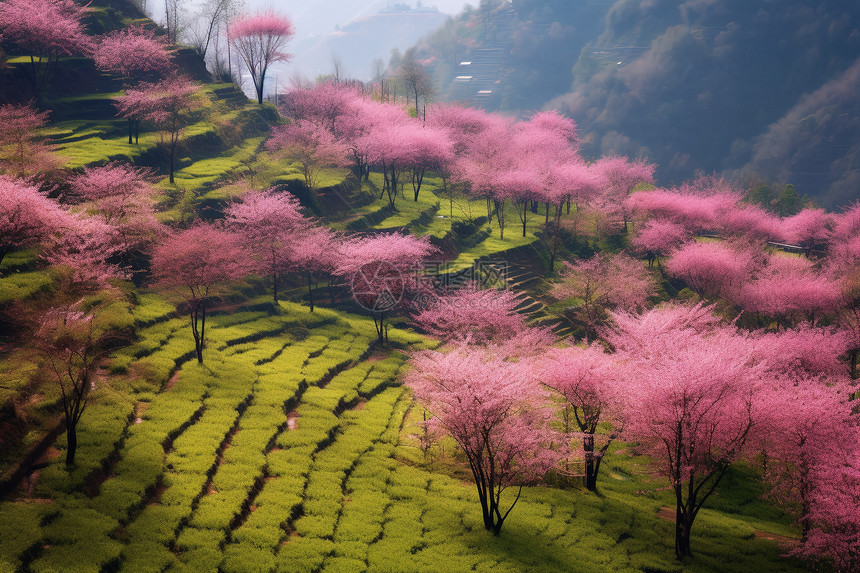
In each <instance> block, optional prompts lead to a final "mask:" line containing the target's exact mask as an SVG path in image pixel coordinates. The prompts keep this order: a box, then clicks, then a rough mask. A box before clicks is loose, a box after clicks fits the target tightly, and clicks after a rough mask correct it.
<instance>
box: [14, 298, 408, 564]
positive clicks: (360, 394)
mask: <svg viewBox="0 0 860 573" xmlns="http://www.w3.org/2000/svg"><path fill="white" fill-rule="evenodd" d="M141 310H142V312H141V315H142V316H144V315H145V314H146V312H150V314H152V313H153V309H152V308H149V309H147V305H142V308H141ZM282 310H283V312H282V314H280V315H276V316H272V315H270V314H269V313H268V312H265V311H245V312H237V313H234V314H232V315H230V316H213V317H212V318H211V327H210V331H209V332H210V337H209V338H210V341H209V346H208V348H207V351H206V352H207V356H206V361H205V363H204V364H203V365H199V364H198V363H197V362H196V360H189V358H191V355H190V354H189V352H188V348H189V345H190V340H189V338H188V332H187V324H186V322H185V320H183V319H180V318H174V319H168V318H167V317H166V316H161V317H158V316H156V317H152V316H149V317H146V316H144V318H146V319H148V320H150V321H152V322H154V323H153V324H152V325H151V326H148V327H145V328H143V329H142V330H141V334H142V336H141V341H140V342H139V343H138V344H136V345H133V346H131V347H129V348H127V349H124V350H122V351H120V353H119V354H117V355H116V356H114V359H113V362H112V370H113V371H114V372H115V373H120V372H124V371H129V372H134V373H135V374H139V373H141V372H145V373H146V374H147V378H148V379H150V380H157V381H159V383H158V384H153V385H146V384H144V383H140V382H138V384H139V385H140V387H139V388H138V391H137V392H132V393H129V394H128V395H130V396H132V397H133V399H134V401H133V402H132V401H131V400H130V399H128V398H127V399H125V400H123V399H122V398H121V393H120V392H116V393H115V394H116V396H115V397H114V396H113V393H111V392H109V391H108V390H109V389H107V388H103V389H100V392H99V400H98V402H97V403H93V404H92V405H91V406H90V411H89V412H88V416H87V417H85V418H84V422H82V424H83V425H82V427H81V438H82V440H81V442H80V446H79V447H80V450H81V456H80V463H79V464H78V468H77V469H76V471H75V472H73V473H72V474H68V473H66V472H65V471H64V470H63V469H61V468H59V467H57V464H52V465H50V466H48V467H47V468H46V469H45V470H44V471H42V472H41V475H40V476H36V477H34V479H37V481H36V483H35V484H34V485H33V486H32V488H31V489H32V491H31V495H29V496H27V497H24V498H22V499H21V500H20V501H16V502H10V503H6V504H3V506H0V515H2V516H3V518H4V519H3V525H2V526H0V528H2V529H3V530H4V531H3V534H4V540H8V541H9V543H7V542H6V541H4V544H3V550H2V557H0V563H2V568H3V569H4V570H5V569H11V570H15V569H19V568H21V569H24V570H30V571H57V570H75V571H100V570H102V569H103V568H104V567H106V566H107V567H110V568H118V569H119V570H127V571H162V570H165V569H166V568H168V567H173V568H174V569H175V570H183V569H186V570H189V571H205V570H217V569H218V568H219V567H221V566H222V564H223V567H225V568H226V569H228V570H249V569H247V567H248V566H249V563H251V562H254V563H256V562H259V560H260V559H261V558H267V559H268V560H269V561H272V560H273V559H274V557H275V556H276V555H277V553H278V551H277V550H278V549H279V548H280V547H281V546H282V544H283V543H284V541H286V540H287V539H288V538H289V535H290V533H291V531H296V530H302V529H307V528H309V527H310V524H311V523H312V522H313V520H314V516H315V515H316V516H321V515H322V514H323V513H326V514H328V510H329V509H330V508H329V507H328V506H326V507H325V508H323V507H320V506H319V502H322V501H325V500H324V499H323V497H322V493H321V492H322V490H323V489H326V488H327V487H328V484H329V483H330V482H331V483H334V486H335V490H336V491H337V493H338V494H339V495H340V494H341V493H342V489H343V488H342V485H343V483H344V482H345V480H346V479H347V475H348V473H349V472H350V471H351V468H352V467H353V466H354V465H355V464H356V463H357V461H358V458H359V457H360V456H361V455H362V454H363V453H364V452H365V451H366V450H368V449H369V448H370V447H371V445H372V444H373V443H374V441H376V440H378V439H380V435H381V434H382V433H383V432H384V431H385V430H386V429H387V428H388V427H389V425H390V423H391V418H392V415H393V413H394V411H395V405H396V404H397V403H398V400H399V399H400V397H401V394H402V392H403V390H402V389H401V388H400V387H399V386H398V385H397V383H396V375H397V372H398V370H399V368H400V366H401V365H402V362H403V358H402V355H400V354H399V353H391V352H386V353H377V354H375V355H374V356H373V359H372V360H365V358H367V357H368V356H369V354H370V352H371V350H372V345H371V341H372V340H373V339H374V338H375V333H374V332H373V326H372V324H367V323H366V321H364V320H360V319H356V320H355V321H352V322H350V321H348V320H344V319H343V318H340V317H338V315H335V314H334V313H329V312H326V311H325V310H321V311H318V312H317V313H315V314H313V315H310V314H309V313H308V312H307V309H305V308H302V307H299V306H297V305H288V304H285V305H283V307H282ZM311 332H312V334H311ZM260 333H263V334H262V335H261V334H260ZM396 336H397V335H395V337H396ZM250 339H253V340H250ZM400 342H401V344H408V343H416V342H419V339H418V337H415V336H410V335H406V334H404V335H402V337H401V338H400ZM389 354H390V356H389ZM115 378H122V377H121V376H116V377H115ZM111 398H115V399H113V400H112V399H111ZM401 413H402V412H401ZM396 426H397V428H399V420H398V421H397V423H396ZM395 438H396V429H395ZM58 447H60V448H62V447H63V444H62V443H60V444H58ZM332 480H334V481H332ZM81 486H83V487H81ZM81 491H83V492H85V493H75V492H81ZM315 504H316V505H315ZM324 510H325V511H324ZM300 515H302V517H299V516H300ZM336 515H337V512H335V516H336ZM293 521H295V529H291V528H292V527H293ZM329 536H330V533H329ZM249 556H251V558H252V560H253V561H249ZM231 564H237V565H235V566H234V565H231ZM243 567H244V568H245V569H243ZM250 570H261V569H259V568H257V567H252V569H250Z"/></svg>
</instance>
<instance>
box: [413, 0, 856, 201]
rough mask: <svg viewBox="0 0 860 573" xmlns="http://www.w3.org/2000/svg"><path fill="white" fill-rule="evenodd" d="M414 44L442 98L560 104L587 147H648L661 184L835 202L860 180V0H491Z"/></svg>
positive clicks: (598, 150) (626, 150) (851, 194)
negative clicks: (736, 181) (739, 188)
mask: <svg viewBox="0 0 860 573" xmlns="http://www.w3.org/2000/svg"><path fill="white" fill-rule="evenodd" d="M415 52H416V59H418V60H425V61H430V62H432V64H431V65H432V71H433V74H434V77H435V79H436V81H437V85H438V87H439V89H440V95H439V97H440V98H442V99H471V100H472V101H474V102H476V103H480V104H482V105H485V106H487V107H490V108H494V109H502V110H506V111H510V112H515V113H527V112H529V111H533V110H537V109H543V108H553V109H558V110H561V111H563V112H564V113H566V114H569V115H570V116H571V117H573V118H574V119H575V120H576V121H577V123H578V125H579V127H580V129H581V130H582V134H583V136H584V140H585V151H586V153H587V154H588V155H591V156H594V157H596V156H598V155H601V154H606V153H618V154H625V155H642V156H645V157H647V158H648V159H649V160H650V161H654V162H657V163H658V164H659V166H660V167H659V169H658V172H657V178H658V181H659V182H660V183H661V184H670V183H676V182H678V181H680V180H681V179H684V178H688V177H690V176H691V175H692V174H693V173H694V172H695V171H697V170H700V171H705V172H713V171H717V172H722V171H726V172H728V173H729V174H731V175H734V176H741V177H742V178H744V179H745V180H747V181H755V180H759V181H761V180H764V181H768V182H781V183H784V182H792V183H794V184H795V185H797V187H798V188H799V189H800V190H801V191H802V192H804V193H808V194H809V195H811V196H813V197H815V199H816V200H817V201H819V202H820V203H822V204H824V205H827V206H831V207H832V206H835V205H838V204H842V203H845V202H848V201H851V200H853V199H854V198H856V197H857V194H858V189H860V167H858V160H860V126H858V103H857V98H856V97H854V96H853V94H856V93H857V91H858V88H860V5H858V4H857V3H854V2H845V1H842V0H825V1H821V2H819V1H813V0H791V1H789V2H785V1H782V2H777V1H775V0H765V1H762V2H747V1H744V0H689V1H686V2H682V3H680V4H679V3H678V2H672V1H669V0H617V1H614V2H613V1H598V0H590V1H577V2H565V1H561V0H515V1H513V2H495V1H491V2H484V3H483V4H482V6H481V8H479V9H476V10H473V11H467V12H465V13H464V14H462V15H461V16H460V18H459V19H457V20H456V21H450V22H449V23H448V25H447V26H446V27H445V28H444V29H442V30H441V31H439V32H437V33H436V34H435V35H434V36H433V37H431V38H428V39H426V40H425V41H423V42H421V43H420V44H419V45H418V46H417V47H416V48H415ZM461 62H471V64H469V65H461ZM488 63H489V64H490V65H487V64H488ZM479 67H480V69H478V68H479ZM464 70H471V71H464ZM470 75H471V76H472V77H471V78H469V76H470ZM456 76H462V77H461V78H460V79H459V80H457V79H455V78H456ZM488 76H489V77H488ZM467 78H468V79H467ZM480 82H485V83H480ZM487 82H488V83H487ZM488 84H489V87H488ZM472 88H475V89H472ZM478 91H483V92H484V93H483V94H482V96H476V94H477V92H478ZM488 92H492V93H488Z"/></svg>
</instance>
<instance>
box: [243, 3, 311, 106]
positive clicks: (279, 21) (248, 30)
mask: <svg viewBox="0 0 860 573" xmlns="http://www.w3.org/2000/svg"><path fill="white" fill-rule="evenodd" d="M294 33H295V30H294V28H293V23H292V22H291V21H290V20H289V18H287V17H286V16H281V15H279V14H276V13H275V12H272V11H268V12H259V13H257V14H250V15H244V16H239V17H238V18H236V19H235V20H233V22H231V23H230V26H229V27H228V28H227V38H228V40H229V41H230V45H232V46H233V48H234V49H235V50H236V53H237V54H238V55H239V57H240V58H241V59H242V61H243V62H244V63H245V66H246V67H247V68H248V73H250V74H251V81H253V82H254V90H255V91H256V93H257V103H259V104H262V103H263V87H264V82H265V81H266V73H267V72H268V71H269V66H270V65H272V64H274V63H275V62H288V61H290V59H291V58H292V56H291V55H290V54H288V53H286V52H284V51H283V49H284V47H285V46H286V45H287V42H289V41H290V39H291V38H292V37H293V34H294Z"/></svg>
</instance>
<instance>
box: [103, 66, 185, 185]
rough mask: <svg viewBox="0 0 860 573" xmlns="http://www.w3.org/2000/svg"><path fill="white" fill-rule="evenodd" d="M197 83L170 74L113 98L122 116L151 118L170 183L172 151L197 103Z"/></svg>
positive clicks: (172, 162) (172, 179) (147, 119)
mask: <svg viewBox="0 0 860 573" xmlns="http://www.w3.org/2000/svg"><path fill="white" fill-rule="evenodd" d="M198 90H199V86H198V85H196V84H195V83H193V82H192V81H191V80H190V79H189V78H187V77H184V76H174V77H170V78H167V79H164V80H160V81H158V82H156V83H141V84H140V85H139V86H138V87H136V88H134V89H128V90H126V93H125V94H124V95H121V96H119V97H118V98H117V100H116V103H115V105H116V108H117V110H118V112H119V114H120V115H121V116H123V117H126V118H133V119H135V120H143V121H149V122H152V124H153V125H154V126H155V128H156V129H158V130H159V132H160V133H161V143H162V145H165V146H166V147H167V152H168V156H169V158H170V160H169V161H170V163H169V178H170V183H171V184H172V183H174V176H173V175H174V171H175V165H176V151H177V149H178V148H179V142H180V139H181V138H182V134H183V133H184V131H185V127H186V126H187V125H188V124H189V123H190V121H191V113H192V112H193V111H194V110H195V109H197V108H198V107H199V106H200V105H201V104H200V102H199V100H198V98H196V97H195V96H196V94H197V92H198Z"/></svg>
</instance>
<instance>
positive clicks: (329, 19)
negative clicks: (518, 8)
mask: <svg viewBox="0 0 860 573" xmlns="http://www.w3.org/2000/svg"><path fill="white" fill-rule="evenodd" d="M245 3H246V5H247V6H248V7H249V8H251V9H255V8H273V9H275V10H277V11H279V12H282V13H284V14H286V15H288V16H289V17H290V18H292V19H293V22H294V23H295V25H296V37H297V38H298V37H301V36H307V35H315V34H327V33H329V32H332V31H334V29H335V26H337V25H340V26H343V25H344V24H347V23H348V22H349V21H350V20H354V19H356V18H360V17H362V16H367V15H369V14H373V13H375V12H378V11H379V10H380V9H382V8H385V7H386V6H390V5H392V4H408V5H409V6H411V7H413V8H414V7H415V6H416V4H417V0H245ZM421 3H422V5H423V6H424V7H433V6H435V7H436V8H438V9H439V11H440V12H444V13H446V14H457V13H459V12H460V11H461V10H462V9H463V7H464V6H465V5H466V4H471V5H475V4H477V3H478V0H422V2H421Z"/></svg>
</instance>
